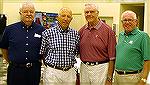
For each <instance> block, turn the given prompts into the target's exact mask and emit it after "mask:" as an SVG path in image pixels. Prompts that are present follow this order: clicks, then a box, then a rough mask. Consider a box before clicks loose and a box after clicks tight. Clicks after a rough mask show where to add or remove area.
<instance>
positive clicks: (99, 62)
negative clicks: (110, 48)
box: [83, 60, 109, 66]
mask: <svg viewBox="0 0 150 85" xmlns="http://www.w3.org/2000/svg"><path fill="white" fill-rule="evenodd" d="M107 62H109V60H106V61H98V62H88V61H83V63H84V64H86V65H90V66H94V65H98V64H103V63H107Z"/></svg>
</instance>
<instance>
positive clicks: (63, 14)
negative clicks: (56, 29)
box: [57, 7, 72, 29]
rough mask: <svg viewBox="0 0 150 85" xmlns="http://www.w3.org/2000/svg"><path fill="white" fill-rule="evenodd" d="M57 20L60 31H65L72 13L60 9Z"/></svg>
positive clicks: (65, 9)
mask: <svg viewBox="0 0 150 85" xmlns="http://www.w3.org/2000/svg"><path fill="white" fill-rule="evenodd" d="M57 20H58V22H59V25H60V26H61V28H62V29H67V28H68V27H69V24H70V22H71V20H72V11H71V10H70V9H69V8H66V7H63V8H61V9H60V11H59V13H58V17H57Z"/></svg>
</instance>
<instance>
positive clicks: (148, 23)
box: [144, 0, 150, 35]
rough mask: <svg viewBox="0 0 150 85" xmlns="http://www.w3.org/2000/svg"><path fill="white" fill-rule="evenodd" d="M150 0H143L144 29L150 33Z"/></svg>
mask: <svg viewBox="0 0 150 85" xmlns="http://www.w3.org/2000/svg"><path fill="white" fill-rule="evenodd" d="M149 8H150V0H146V1H145V16H144V17H145V18H144V22H145V23H144V31H145V32H147V33H148V34H149V35H150V10H149Z"/></svg>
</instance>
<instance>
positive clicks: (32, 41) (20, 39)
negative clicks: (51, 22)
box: [0, 22, 45, 63]
mask: <svg viewBox="0 0 150 85" xmlns="http://www.w3.org/2000/svg"><path fill="white" fill-rule="evenodd" d="M44 30H45V29H44V27H42V26H41V25H38V24H36V23H35V22H33V23H32V25H31V26H30V27H28V28H27V27H26V26H25V25H24V24H23V23H22V22H17V23H15V24H12V25H9V26H7V27H6V28H5V31H4V33H3V37H2V41H1V46H0V47H1V48H3V49H8V58H9V60H10V61H12V62H15V63H27V62H36V61H38V60H39V59H40V58H41V56H40V54H39V51H40V47H41V38H42V37H41V35H42V32H43V31H44Z"/></svg>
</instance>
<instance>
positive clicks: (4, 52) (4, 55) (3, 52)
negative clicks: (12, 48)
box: [2, 49, 9, 63]
mask: <svg viewBox="0 0 150 85" xmlns="http://www.w3.org/2000/svg"><path fill="white" fill-rule="evenodd" d="M2 55H3V58H4V59H5V60H6V61H7V62H8V63H9V59H8V49H2Z"/></svg>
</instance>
